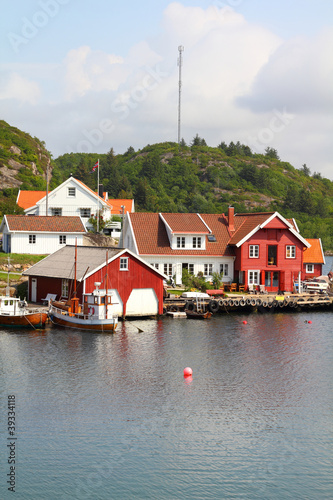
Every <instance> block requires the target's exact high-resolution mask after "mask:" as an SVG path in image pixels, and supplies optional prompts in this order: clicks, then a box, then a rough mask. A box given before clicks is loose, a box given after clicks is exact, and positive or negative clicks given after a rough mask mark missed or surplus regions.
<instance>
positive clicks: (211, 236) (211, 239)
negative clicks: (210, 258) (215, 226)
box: [207, 234, 216, 243]
mask: <svg viewBox="0 0 333 500" xmlns="http://www.w3.org/2000/svg"><path fill="white" fill-rule="evenodd" d="M207 239H208V241H209V242H210V243H213V242H215V241H216V238H215V235H214V234H209V235H208V236H207Z"/></svg>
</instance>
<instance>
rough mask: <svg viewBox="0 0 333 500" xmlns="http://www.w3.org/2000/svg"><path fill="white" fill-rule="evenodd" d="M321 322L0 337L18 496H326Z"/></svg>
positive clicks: (272, 319)
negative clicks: (15, 432)
mask: <svg viewBox="0 0 333 500" xmlns="http://www.w3.org/2000/svg"><path fill="white" fill-rule="evenodd" d="M331 318H332V313H331V312H318V313H316V312H311V314H307V313H290V314H282V313H278V314H264V315H255V314H252V315H249V316H242V315H231V314H230V315H227V314H226V315H223V316H213V317H212V318H211V320H210V321H203V322H195V321H190V320H173V319H169V318H163V319H161V320H159V321H154V320H147V321H143V320H142V321H138V322H131V323H126V322H125V323H121V324H120V325H119V329H118V330H117V332H116V333H115V334H113V335H110V334H108V335H99V334H89V333H86V332H83V333H81V332H76V331H67V330H65V329H57V328H54V327H52V328H51V327H50V328H48V329H46V330H45V331H44V332H29V333H26V332H25V333H22V332H16V333H12V332H7V331H3V332H2V333H1V335H0V353H1V369H2V372H1V387H2V393H1V394H2V397H4V396H5V394H6V391H7V393H15V394H16V395H17V400H18V402H19V403H18V415H19V419H20V424H19V428H20V476H19V477H20V488H21V490H20V491H21V492H24V498H27V499H30V498H31V499H38V498H48V499H51V500H52V499H53V498H73V499H75V498H94V499H95V498H101V499H105V498H159V499H173V498H250V499H251V498H276V499H280V498H329V495H330V492H331V490H330V487H331V483H330V481H331V479H330V478H331V477H332V476H331V473H332V472H333V471H332V464H331V462H330V457H331V445H332V427H331V422H330V418H329V417H330V414H331V412H332V409H333V408H332V407H333V404H332V398H331V394H332V379H333V377H332V376H333V359H332V352H333V349H332V335H331ZM244 319H246V320H247V324H243V320H244ZM310 319H311V321H312V324H309V323H306V322H305V321H308V320H310ZM139 329H140V330H142V331H141V332H140V331H139ZM186 366H191V368H192V369H193V376H192V377H191V380H190V379H189V378H187V379H184V376H183V370H184V367H186ZM2 445H4V443H3V442H2ZM2 449H4V448H2ZM37 469H38V471H39V474H40V476H39V482H38V483H36V481H35V477H36V470H37ZM73 478H75V479H74V480H73ZM1 488H2V490H1V491H0V497H1V498H6V497H5V496H4V495H3V492H4V485H3V484H2V485H1Z"/></svg>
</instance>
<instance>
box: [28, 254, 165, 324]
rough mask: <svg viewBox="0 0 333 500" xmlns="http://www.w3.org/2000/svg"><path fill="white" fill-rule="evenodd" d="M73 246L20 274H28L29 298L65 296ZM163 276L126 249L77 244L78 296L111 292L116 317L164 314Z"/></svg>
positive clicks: (69, 283)
mask: <svg viewBox="0 0 333 500" xmlns="http://www.w3.org/2000/svg"><path fill="white" fill-rule="evenodd" d="M74 260H75V246H74V245H73V246H70V245H67V246H65V247H64V248H62V249H60V250H58V251H57V252H55V253H53V254H52V255H49V256H48V257H46V258H45V259H43V260H41V261H40V262H38V263H37V264H35V265H34V266H32V267H31V268H30V269H28V270H27V271H25V272H24V273H23V274H24V275H25V276H28V278H29V282H28V298H29V300H30V301H31V302H42V301H43V299H45V298H46V296H47V294H53V295H56V298H57V299H58V300H59V299H67V298H69V297H70V296H71V295H72V291H73V289H74V279H75V271H74V269H75V266H74ZM164 279H166V276H165V275H164V274H162V273H161V272H159V271H158V270H157V269H155V268H154V267H152V266H151V265H150V264H148V263H147V262H145V261H144V260H142V259H141V257H139V256H137V255H135V254H133V253H132V252H131V251H130V250H127V249H118V248H109V249H107V248H100V247H85V246H80V247H77V262H76V289H77V297H79V299H80V300H82V293H90V292H92V291H93V290H94V289H95V286H96V285H95V284H96V283H97V284H98V285H97V286H98V287H99V288H100V289H105V288H108V289H109V290H112V291H113V297H114V303H117V304H119V307H118V309H117V313H118V315H119V316H151V315H157V314H162V313H163V281H164Z"/></svg>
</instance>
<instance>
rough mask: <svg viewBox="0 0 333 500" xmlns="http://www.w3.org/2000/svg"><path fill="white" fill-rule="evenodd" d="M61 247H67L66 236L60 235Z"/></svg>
mask: <svg viewBox="0 0 333 500" xmlns="http://www.w3.org/2000/svg"><path fill="white" fill-rule="evenodd" d="M59 245H66V234H59Z"/></svg>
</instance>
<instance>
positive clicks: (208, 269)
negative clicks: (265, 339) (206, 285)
mask: <svg viewBox="0 0 333 500" xmlns="http://www.w3.org/2000/svg"><path fill="white" fill-rule="evenodd" d="M212 274H213V264H204V276H206V277H207V276H212Z"/></svg>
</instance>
